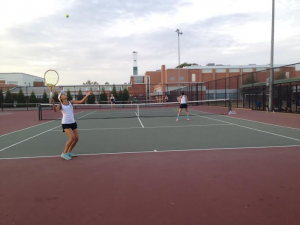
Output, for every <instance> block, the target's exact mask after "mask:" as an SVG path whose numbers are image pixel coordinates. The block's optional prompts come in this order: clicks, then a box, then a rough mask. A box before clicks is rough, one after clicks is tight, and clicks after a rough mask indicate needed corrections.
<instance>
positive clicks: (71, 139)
mask: <svg viewBox="0 0 300 225" xmlns="http://www.w3.org/2000/svg"><path fill="white" fill-rule="evenodd" d="M65 133H66V135H68V137H69V140H68V141H67V143H66V146H65V149H64V153H68V150H69V148H70V146H71V145H72V143H73V142H74V141H75V134H74V132H73V130H72V129H71V128H70V129H65Z"/></svg>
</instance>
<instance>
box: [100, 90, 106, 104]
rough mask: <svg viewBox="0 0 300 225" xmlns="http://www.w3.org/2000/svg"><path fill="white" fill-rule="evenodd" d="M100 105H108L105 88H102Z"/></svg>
mask: <svg viewBox="0 0 300 225" xmlns="http://www.w3.org/2000/svg"><path fill="white" fill-rule="evenodd" d="M100 103H104V104H106V103H107V94H106V93H105V89H104V87H103V88H102V91H101V94H100Z"/></svg>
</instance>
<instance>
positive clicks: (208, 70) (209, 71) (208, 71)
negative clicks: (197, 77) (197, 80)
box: [202, 69, 212, 73]
mask: <svg viewBox="0 0 300 225" xmlns="http://www.w3.org/2000/svg"><path fill="white" fill-rule="evenodd" d="M202 73H212V69H204V70H202Z"/></svg>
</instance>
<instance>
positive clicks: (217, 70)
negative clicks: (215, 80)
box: [216, 69, 226, 73]
mask: <svg viewBox="0 0 300 225" xmlns="http://www.w3.org/2000/svg"><path fill="white" fill-rule="evenodd" d="M216 73H226V69H216Z"/></svg>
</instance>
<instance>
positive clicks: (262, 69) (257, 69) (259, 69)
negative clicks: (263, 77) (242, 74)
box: [243, 67, 267, 72]
mask: <svg viewBox="0 0 300 225" xmlns="http://www.w3.org/2000/svg"><path fill="white" fill-rule="evenodd" d="M264 70H267V68H265V67H264V68H256V72H258V71H264ZM243 71H244V70H243ZM250 72H252V71H250Z"/></svg>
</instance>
